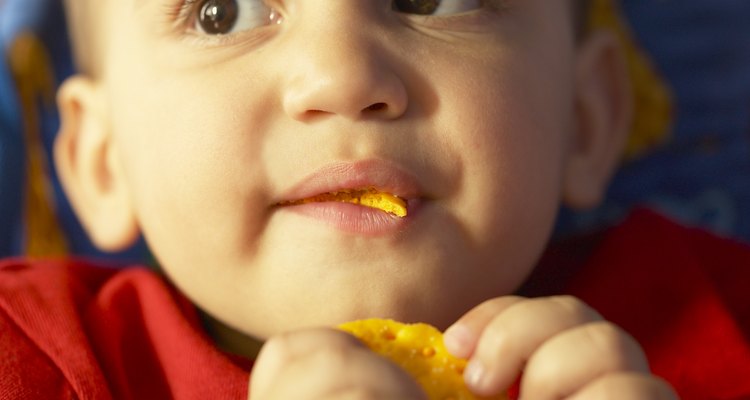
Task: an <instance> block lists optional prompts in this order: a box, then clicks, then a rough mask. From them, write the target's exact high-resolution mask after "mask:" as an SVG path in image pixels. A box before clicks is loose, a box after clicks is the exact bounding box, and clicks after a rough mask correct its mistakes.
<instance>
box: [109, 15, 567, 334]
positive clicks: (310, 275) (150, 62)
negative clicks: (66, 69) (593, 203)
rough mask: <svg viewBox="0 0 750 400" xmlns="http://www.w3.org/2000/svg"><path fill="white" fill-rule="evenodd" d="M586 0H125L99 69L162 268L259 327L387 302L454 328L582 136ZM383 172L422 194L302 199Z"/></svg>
mask: <svg viewBox="0 0 750 400" xmlns="http://www.w3.org/2000/svg"><path fill="white" fill-rule="evenodd" d="M436 4H439V6H438V7H437V8H434V5H436ZM269 6H270V7H271V9H269ZM568 7H569V4H568V2H565V1H548V0H524V1H480V0H453V1H448V0H443V1H442V2H437V1H429V0H424V1H406V0H402V1H398V0H396V1H390V0H388V1H385V0H382V1H381V0H368V1H361V0H354V1H344V0H337V1H317V0H294V1H269V2H267V3H263V2H261V1H259V0H237V1H231V0H213V1H207V0H197V1H190V2H184V1H180V0H150V1H141V0H123V1H119V0H118V1H109V2H107V6H106V7H105V9H106V14H107V15H106V17H105V18H106V21H107V22H106V23H105V24H102V25H103V26H105V27H106V28H105V29H106V30H107V32H106V35H107V36H106V37H107V40H108V42H107V43H108V44H107V46H106V51H105V53H104V54H103V57H104V63H103V66H104V67H103V68H104V69H103V71H102V74H101V76H100V80H99V84H100V85H101V87H102V89H103V91H104V93H105V95H106V97H107V101H108V104H107V107H108V108H107V112H108V114H109V118H110V121H111V124H110V127H111V129H112V133H113V135H114V136H113V137H114V140H115V144H116V148H115V149H116V158H117V160H118V161H117V162H119V163H120V164H121V165H122V168H123V170H124V175H125V176H126V178H127V185H128V187H129V192H130V194H131V199H132V206H133V212H134V214H135V216H136V218H137V220H138V222H139V224H140V228H141V229H142V232H143V233H144V235H145V237H146V238H147V240H148V242H149V243H150V245H151V248H152V250H153V251H154V253H155V255H156V256H157V258H158V259H159V261H160V262H161V263H162V265H163V268H164V270H165V271H166V273H167V274H168V275H169V276H170V277H171V278H172V279H173V280H174V282H175V283H176V284H177V285H178V286H179V287H180V288H181V289H182V290H183V291H184V292H185V293H186V294H187V295H188V296H190V297H191V298H192V299H193V300H194V301H195V302H196V303H197V304H198V305H199V306H200V307H202V308H203V309H205V310H206V311H207V312H209V313H210V314H212V315H214V316H215V317H216V318H217V319H219V320H222V321H224V322H225V323H227V324H229V325H231V326H234V327H236V328H238V329H240V330H242V331H244V332H246V333H248V334H250V335H253V336H255V337H258V338H264V337H267V336H269V335H272V334H274V333H277V332H280V331H284V330H289V329H294V328H299V327H305V326H310V325H332V324H336V323H338V322H341V321H344V320H351V319H355V318H361V317H371V316H380V317H393V318H398V319H400V320H406V321H412V320H420V321H426V322H431V323H433V324H435V325H438V326H441V327H445V326H446V325H448V324H449V323H451V322H453V321H454V320H455V319H456V318H457V317H458V316H460V315H461V314H462V313H463V312H465V311H466V310H467V309H469V308H471V307H473V306H474V305H476V304H478V303H479V302H480V301H481V300H484V299H486V298H489V297H494V296H498V295H502V294H507V293H509V292H512V291H513V290H515V289H516V288H517V287H518V285H519V284H520V283H521V282H522V281H523V279H524V278H525V277H526V276H527V274H528V273H529V272H530V270H531V268H532V267H533V265H534V264H535V262H536V259H537V257H538V256H539V254H540V252H541V251H542V249H543V247H544V245H545V243H546V241H547V239H548V235H549V234H550V230H551V228H552V226H553V223H554V220H555V215H556V211H557V209H558V205H559V202H560V197H561V175H562V173H563V169H564V166H565V164H566V161H567V158H566V152H567V151H568V149H569V148H570V147H571V146H572V144H571V143H569V142H570V137H571V136H570V133H571V131H572V130H573V129H574V125H575V121H574V120H573V115H574V95H573V84H572V81H573V64H574V59H573V58H574V47H575V44H574V41H573V37H572V33H571V21H570V20H569V17H568V15H569V9H568ZM418 13H432V14H434V15H429V16H425V15H418ZM235 18H236V20H235ZM216 33H221V35H216ZM368 187H373V188H376V189H379V190H381V191H384V192H388V193H391V194H394V195H397V196H400V197H402V198H405V199H406V201H407V204H408V215H407V216H406V217H405V218H398V217H395V216H392V215H389V214H386V213H384V212H382V211H378V210H374V209H367V208H363V207H361V206H355V205H350V204H342V203H337V202H320V203H308V204H305V205H296V206H292V205H283V204H284V203H285V202H293V201H296V200H301V199H304V198H307V197H310V196H313V195H316V194H321V193H326V192H332V191H338V190H346V189H362V188H368Z"/></svg>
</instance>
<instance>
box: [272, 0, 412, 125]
mask: <svg viewBox="0 0 750 400" xmlns="http://www.w3.org/2000/svg"><path fill="white" fill-rule="evenodd" d="M301 3H303V2H301ZM307 3H312V2H307ZM315 3H316V4H317V3H318V2H315ZM354 3H356V5H355V4H354ZM322 4H326V6H323V5H322ZM357 5H359V7H357ZM318 6H319V7H323V8H326V7H328V8H331V10H328V13H327V14H328V15H329V16H331V15H335V16H336V17H331V18H320V19H316V18H315V17H307V18H305V20H304V21H300V22H298V23H296V24H295V26H294V29H295V31H296V32H295V34H294V37H293V39H291V40H290V41H289V42H287V45H288V46H289V47H288V51H289V63H288V66H289V71H288V72H286V73H285V76H286V79H287V80H286V86H285V88H284V96H283V104H284V110H285V112H286V113H287V114H288V115H289V116H291V117H292V118H295V119H297V120H302V121H307V120H310V119H313V118H319V117H321V116H331V115H339V116H342V117H345V118H348V119H352V120H356V119H373V118H380V119H395V118H398V117H400V116H401V115H403V113H404V112H405V111H406V109H407V107H408V94H407V90H406V87H405V85H404V81H403V80H402V79H401V78H402V76H401V74H400V73H399V70H398V63H397V62H396V61H397V60H396V58H397V57H396V55H395V53H394V52H392V51H389V43H388V42H386V41H385V40H384V39H382V38H384V37H385V36H386V35H384V34H383V32H385V28H384V27H383V26H382V25H378V24H377V23H376V21H377V19H376V18H375V17H373V16H372V15H370V14H367V12H368V10H367V7H361V5H360V4H359V2H351V1H332V2H323V3H321V4H318ZM336 7H338V9H336V10H333V8H336ZM318 13H320V14H323V15H325V14H326V13H325V12H322V11H321V10H320V9H319V10H318ZM292 23H294V22H292Z"/></svg>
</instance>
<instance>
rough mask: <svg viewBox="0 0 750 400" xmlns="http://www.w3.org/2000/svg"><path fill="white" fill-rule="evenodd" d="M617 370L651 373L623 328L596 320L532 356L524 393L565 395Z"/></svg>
mask: <svg viewBox="0 0 750 400" xmlns="http://www.w3.org/2000/svg"><path fill="white" fill-rule="evenodd" d="M616 372H640V373H644V374H645V373H648V362H647V361H646V356H645V354H644V353H643V350H642V349H641V347H640V346H639V345H638V343H637V342H636V341H635V340H634V339H633V338H632V337H631V336H630V335H628V334H627V333H625V331H623V330H622V329H620V328H618V327H617V326H615V325H613V324H611V323H608V322H604V321H602V322H594V323H590V324H586V325H582V326H579V327H576V328H573V329H570V330H567V331H565V332H563V333H561V334H559V335H557V336H555V337H553V338H551V339H550V340H549V341H547V342H545V343H544V344H543V345H542V346H541V347H540V348H539V349H538V350H537V352H536V353H534V354H533V355H532V357H531V358H530V359H529V362H528V364H527V366H526V369H525V371H524V376H523V379H522V381H521V393H522V396H524V397H525V398H529V399H558V398H564V397H566V396H569V395H571V394H573V393H575V392H577V391H578V390H581V389H582V388H583V387H585V386H586V385H587V384H588V383H589V382H593V381H595V380H597V379H599V378H600V377H603V376H605V375H607V374H611V373H616Z"/></svg>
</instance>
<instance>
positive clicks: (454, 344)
mask: <svg viewBox="0 0 750 400" xmlns="http://www.w3.org/2000/svg"><path fill="white" fill-rule="evenodd" d="M443 343H444V344H445V348H446V349H448V352H450V353H451V354H453V355H454V356H456V357H461V358H466V357H468V356H469V344H470V343H471V332H469V330H468V329H466V328H465V327H464V326H463V325H452V326H451V327H449V328H448V329H446V331H445V333H444V334H443Z"/></svg>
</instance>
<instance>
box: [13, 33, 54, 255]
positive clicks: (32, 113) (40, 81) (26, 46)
mask: <svg viewBox="0 0 750 400" xmlns="http://www.w3.org/2000/svg"><path fill="white" fill-rule="evenodd" d="M8 63H9V65H10V69H11V73H12V74H13V78H14V81H15V83H16V86H17V89H18V96H19V102H20V104H21V109H22V110H23V123H24V142H25V147H26V188H25V193H24V217H25V223H26V224H25V225H26V230H25V232H24V233H25V235H24V239H25V247H26V254H27V255H28V256H30V257H43V256H56V255H63V254H66V253H67V252H68V249H67V243H66V240H65V235H64V234H63V232H62V229H60V224H59V223H58V221H57V217H56V216H55V212H54V210H55V202H54V196H53V194H54V193H53V191H52V187H51V178H50V177H51V173H50V169H49V166H48V165H47V164H48V163H47V156H46V152H45V148H44V145H43V143H42V138H41V132H40V124H39V118H40V116H39V112H38V109H37V102H38V101H41V102H42V103H43V104H44V105H45V106H46V107H54V97H55V79H54V74H53V71H52V65H51V62H50V57H49V55H48V54H47V50H46V49H45V47H44V45H43V44H42V43H41V42H40V41H39V40H38V39H37V38H36V37H35V36H34V35H32V34H29V33H23V34H20V35H18V37H17V38H16V39H15V41H14V42H13V43H12V45H11V46H10V49H9V52H8Z"/></svg>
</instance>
